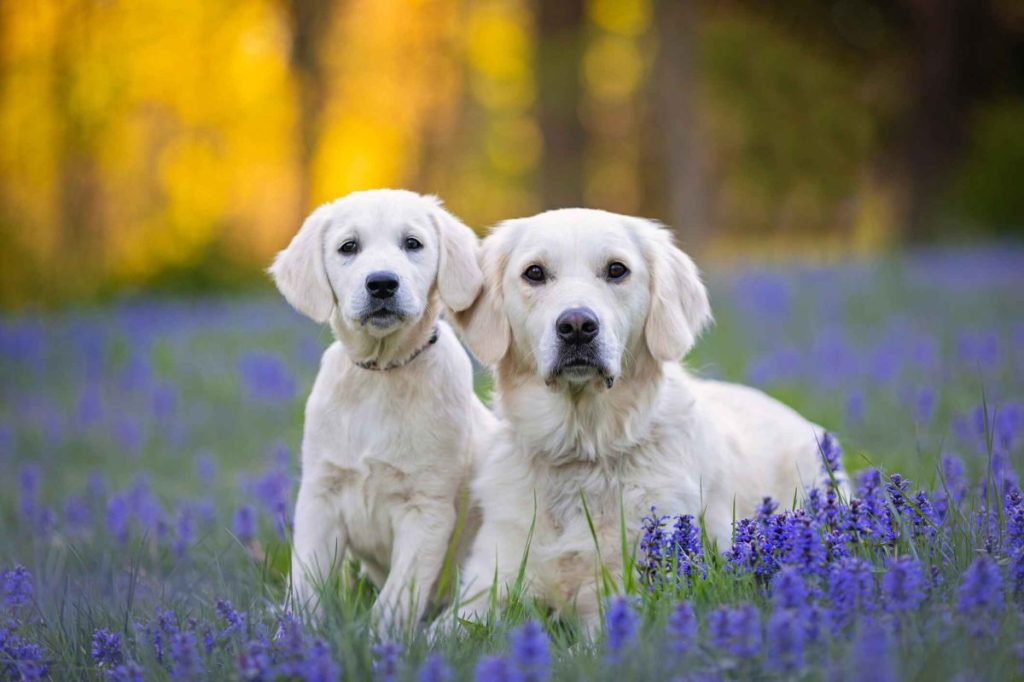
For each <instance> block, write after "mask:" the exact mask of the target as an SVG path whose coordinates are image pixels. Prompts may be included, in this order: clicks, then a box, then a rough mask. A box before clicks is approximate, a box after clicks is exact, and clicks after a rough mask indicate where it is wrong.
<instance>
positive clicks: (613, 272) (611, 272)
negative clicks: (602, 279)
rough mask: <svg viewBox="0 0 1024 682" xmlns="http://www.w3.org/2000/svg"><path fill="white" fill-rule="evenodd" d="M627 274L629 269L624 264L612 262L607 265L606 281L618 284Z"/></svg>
mask: <svg viewBox="0 0 1024 682" xmlns="http://www.w3.org/2000/svg"><path fill="white" fill-rule="evenodd" d="M628 274H629V268H627V267H626V266H625V264H624V263H620V262H619V261H612V262H611V263H609V264H608V281H610V282H618V281H619V280H621V279H622V278H623V277H625V276H626V275H628Z"/></svg>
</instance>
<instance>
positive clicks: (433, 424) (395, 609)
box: [270, 190, 494, 631]
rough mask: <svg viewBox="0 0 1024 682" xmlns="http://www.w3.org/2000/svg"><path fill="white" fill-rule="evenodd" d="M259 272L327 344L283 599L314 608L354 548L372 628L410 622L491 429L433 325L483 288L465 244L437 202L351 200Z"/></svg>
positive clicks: (309, 416) (456, 352)
mask: <svg viewBox="0 0 1024 682" xmlns="http://www.w3.org/2000/svg"><path fill="white" fill-rule="evenodd" d="M270 273H271V275H273V278H274V281H275V282H276V283H277V286H278V288H279V289H280V290H281V293H282V294H284V297H285V298H286V299H287V300H288V302H289V303H291V304H292V305H293V306H294V307H295V308H296V309H297V310H299V311H300V312H302V313H305V314H306V315H308V316H309V317H311V318H313V319H314V320H316V321H317V322H321V323H323V322H328V323H330V326H331V328H332V330H333V331H334V334H335V336H336V337H337V342H335V343H334V344H333V345H331V346H330V347H329V348H328V349H327V351H326V352H325V353H324V356H323V359H322V361H321V363H320V373H319V374H318V375H317V378H316V382H315V384H314V385H313V392H312V394H311V395H310V397H309V401H308V402H307V404H306V423H305V433H304V435H303V439H302V483H301V487H300V489H299V496H298V501H297V503H296V506H295V534H294V548H293V560H292V586H293V594H294V595H295V597H296V598H297V599H298V600H299V602H300V604H301V605H303V606H305V607H307V608H310V609H313V610H316V608H317V606H318V602H317V599H316V590H315V586H316V583H317V582H319V581H321V580H322V579H324V578H325V577H326V576H327V575H328V573H329V572H330V570H331V569H332V567H335V566H337V565H339V564H340V563H341V560H342V558H343V557H344V556H345V553H346V552H350V553H351V555H352V556H354V557H356V558H358V559H359V560H360V562H361V564H362V566H363V568H364V569H365V571H366V573H367V575H368V576H369V578H370V579H371V580H372V581H373V582H374V583H376V584H377V585H378V586H379V587H380V588H381V589H380V594H379V596H378V598H377V603H376V604H375V607H374V616H375V622H376V623H377V626H378V627H379V628H381V629H382V630H384V631H388V630H392V629H395V628H398V627H401V626H404V625H405V624H408V623H415V622H416V621H418V620H419V619H420V617H421V616H422V614H423V611H424V609H425V607H426V606H427V604H428V601H429V596H430V594H431V588H432V587H434V585H435V583H436V581H437V578H438V575H439V572H440V570H441V568H442V565H443V563H444V561H445V557H446V554H447V552H448V547H449V543H450V541H451V540H452V536H453V530H454V529H455V527H456V518H457V515H458V513H459V507H460V502H461V500H462V498H463V496H461V495H460V490H464V489H465V488H466V486H468V482H469V479H470V476H471V474H472V471H473V466H474V458H475V454H474V453H476V452H478V451H479V450H480V448H481V447H482V444H485V443H486V442H488V441H489V440H490V434H489V432H490V429H492V428H493V424H494V418H493V416H492V415H491V413H490V412H489V411H488V410H487V409H486V408H485V407H484V406H483V404H482V403H480V401H479V400H478V399H477V397H476V395H475V394H474V393H473V375H472V367H471V365H470V361H469V357H468V356H467V354H466V352H465V351H464V350H463V348H462V346H461V345H460V344H459V342H458V340H457V339H456V337H455V335H454V333H453V332H452V330H451V328H450V327H449V326H448V325H447V324H445V323H444V322H442V321H440V320H439V319H438V314H439V312H440V309H441V304H442V303H443V304H445V305H447V306H448V307H449V308H451V309H453V310H462V309H464V308H466V307H468V306H469V305H470V304H471V303H472V302H473V300H474V299H475V298H476V297H477V294H478V293H479V291H480V287H481V282H482V274H481V272H480V269H479V267H478V265H477V239H476V236H475V235H474V234H473V232H472V231H471V230H470V229H469V228H468V227H466V226H465V225H463V224H462V223H460V222H459V221H458V220H457V219H456V218H454V217H453V216H452V215H451V214H450V213H448V212H447V211H445V210H444V209H443V208H442V206H441V203H440V202H439V201H438V200H436V199H434V198H433V197H425V196H420V195H418V194H414V193H412V192H406V191H399V190H376V191H370V192H358V193H355V194H350V195H349V196H347V197H345V198H343V199H339V200H337V201H334V202H332V203H329V204H325V205H323V206H321V207H320V208H318V209H317V210H316V211H314V212H313V214H312V215H310V216H309V218H307V219H306V221H305V223H304V224H303V225H302V228H301V229H300V230H299V232H298V234H297V235H296V236H295V238H294V239H293V240H292V242H291V244H289V246H288V248H286V249H285V250H284V251H282V252H281V253H279V254H278V256H277V258H276V260H275V261H274V264H273V265H272V266H271V268H270Z"/></svg>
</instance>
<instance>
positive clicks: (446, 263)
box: [428, 197, 484, 312]
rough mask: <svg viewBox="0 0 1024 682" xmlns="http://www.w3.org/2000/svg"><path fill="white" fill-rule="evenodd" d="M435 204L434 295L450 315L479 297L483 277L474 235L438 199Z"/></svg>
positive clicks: (463, 308) (432, 217)
mask: <svg viewBox="0 0 1024 682" xmlns="http://www.w3.org/2000/svg"><path fill="white" fill-rule="evenodd" d="M428 199H431V200H432V201H433V202H434V203H435V208H434V210H433V211H431V220H433V222H434V226H435V227H436V228H437V239H438V243H439V245H440V246H439V250H440V258H439V259H438V262H437V292H438V293H439V294H440V295H441V300H442V301H444V304H445V305H446V306H448V307H449V308H451V309H452V310H453V311H456V312H457V311H460V310H465V309H466V308H468V307H469V306H470V305H472V303H473V301H474V300H476V297H477V296H478V295H479V294H480V289H481V287H482V286H483V283H484V274H483V273H482V272H481V271H480V265H479V263H477V249H478V247H479V242H478V240H477V238H476V233H474V232H473V230H471V229H470V228H469V227H467V226H466V225H465V224H463V222H462V221H461V220H459V219H458V218H456V217H455V216H453V215H452V214H451V213H449V212H448V211H446V210H445V209H444V207H443V206H442V205H441V201H440V199H438V198H436V197H428Z"/></svg>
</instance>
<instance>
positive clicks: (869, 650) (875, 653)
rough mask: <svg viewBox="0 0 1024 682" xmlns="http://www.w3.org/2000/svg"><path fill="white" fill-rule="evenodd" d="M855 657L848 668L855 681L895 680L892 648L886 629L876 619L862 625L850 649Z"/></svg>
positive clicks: (881, 681) (884, 681) (886, 681)
mask: <svg viewBox="0 0 1024 682" xmlns="http://www.w3.org/2000/svg"><path fill="white" fill-rule="evenodd" d="M850 656H851V658H852V659H853V660H852V661H850V662H848V663H847V668H848V669H849V670H851V671H852V672H853V675H852V677H851V679H852V680H853V682H895V680H896V679H897V678H896V672H895V670H894V666H893V660H892V649H891V647H890V645H889V638H888V636H887V634H886V632H885V629H884V628H883V627H882V626H881V624H879V623H878V622H876V621H868V622H865V623H863V624H862V625H861V628H860V632H859V633H858V635H857V639H856V640H855V641H854V643H853V647H852V649H851V651H850Z"/></svg>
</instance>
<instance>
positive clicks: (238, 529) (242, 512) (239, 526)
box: [233, 504, 256, 545]
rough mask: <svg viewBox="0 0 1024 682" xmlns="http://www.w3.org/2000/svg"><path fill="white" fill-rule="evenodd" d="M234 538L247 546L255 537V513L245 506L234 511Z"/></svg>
mask: <svg viewBox="0 0 1024 682" xmlns="http://www.w3.org/2000/svg"><path fill="white" fill-rule="evenodd" d="M233 525H234V533H235V537H237V538H238V539H239V541H241V542H242V543H243V544H246V545H247V544H249V543H250V542H252V541H253V539H255V537H256V511H255V510H254V509H253V508H252V507H250V506H249V505H247V504H243V505H242V506H240V507H239V508H238V509H236V510H235V520H234V524H233Z"/></svg>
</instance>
